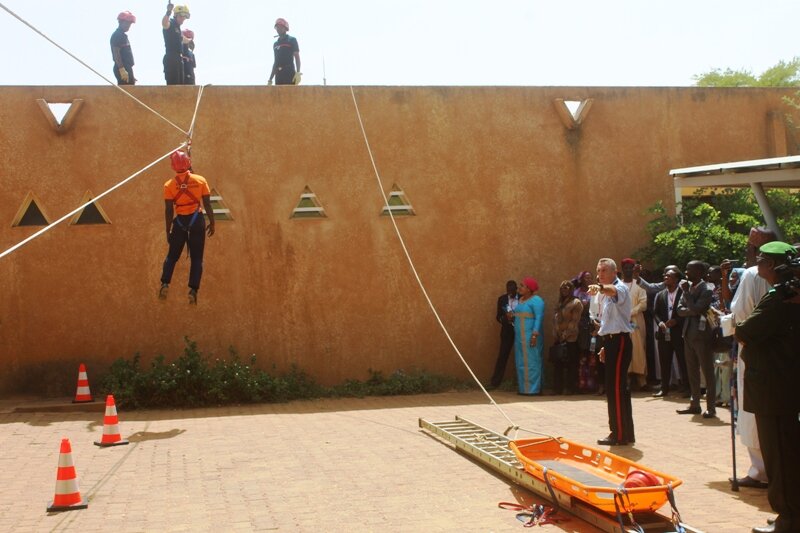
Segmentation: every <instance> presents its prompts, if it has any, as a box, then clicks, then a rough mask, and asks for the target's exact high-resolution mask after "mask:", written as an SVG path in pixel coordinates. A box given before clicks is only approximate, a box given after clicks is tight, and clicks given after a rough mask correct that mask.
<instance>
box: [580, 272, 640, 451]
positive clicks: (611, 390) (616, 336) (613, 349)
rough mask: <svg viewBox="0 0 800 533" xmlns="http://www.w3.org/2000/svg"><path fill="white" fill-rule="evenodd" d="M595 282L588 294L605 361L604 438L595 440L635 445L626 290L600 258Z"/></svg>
mask: <svg viewBox="0 0 800 533" xmlns="http://www.w3.org/2000/svg"><path fill="white" fill-rule="evenodd" d="M597 280H598V283H597V284H594V285H589V293H590V294H592V295H593V296H594V295H596V296H597V297H598V310H597V318H598V320H599V322H600V329H599V330H598V343H599V346H600V349H599V353H598V355H599V358H600V360H601V361H604V362H605V367H606V370H605V389H606V400H607V403H608V426H609V429H610V430H611V432H610V433H609V434H608V437H605V438H602V439H598V441H597V444H600V445H603V446H627V445H629V444H633V443H635V442H636V437H635V436H634V430H633V409H632V407H631V391H630V388H629V387H628V367H630V364H631V357H632V355H633V348H632V346H631V335H630V332H631V320H630V319H631V298H630V294H629V293H628V287H626V286H625V284H624V283H622V282H621V281H620V280H619V279H618V278H617V263H616V262H615V261H614V260H613V259H610V258H607V257H604V258H602V259H600V260H599V261H598V262H597Z"/></svg>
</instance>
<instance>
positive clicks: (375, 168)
mask: <svg viewBox="0 0 800 533" xmlns="http://www.w3.org/2000/svg"><path fill="white" fill-rule="evenodd" d="M350 95H351V96H352V97H353V105H354V106H355V110H356V117H357V118H358V125H359V126H360V127H361V134H362V136H363V137H364V144H365V145H366V147H367V154H369V160H370V162H371V163H372V170H373V171H374V173H375V179H376V180H377V182H378V190H380V192H381V197H382V198H383V205H386V206H388V205H389V199H388V198H387V196H386V191H384V190H383V183H382V181H381V175H380V173H379V172H378V166H377V164H376V163H375V157H374V156H373V154H372V148H371V147H370V144H369V138H368V137H367V130H366V129H365V128H364V121H363V120H362V119H361V111H360V110H359V108H358V101H357V100H356V93H355V91H354V90H353V87H352V86H350ZM387 211H388V212H389V218H390V219H391V221H392V227H393V228H394V232H395V235H397V240H398V241H399V242H400V246H401V248H402V249H403V253H404V254H405V256H406V260H407V261H408V266H409V267H410V268H411V272H412V273H413V274H414V278H415V279H416V280H417V285H418V286H419V288H420V290H421V291H422V295H423V296H424V297H425V300H426V301H427V302H428V307H429V308H430V310H431V312H432V313H433V316H434V317H435V318H436V322H438V323H439V327H440V328H441V329H442V332H443V333H444V335H445V337H447V340H448V341H449V342H450V346H452V347H453V350H454V351H455V352H456V355H458V358H459V359H461V362H462V363H463V364H464V367H465V368H466V369H467V371H468V372H469V374H470V376H472V379H473V380H475V383H477V384H478V387H480V389H481V390H482V391H483V394H485V395H486V397H487V398H488V399H489V403H491V404H492V405H493V406H494V407H495V408H496V409H497V410H498V411H499V412H500V414H502V415H503V417H504V418H505V419H506V420H507V421H508V423H509V424H511V425H510V426H509V427H508V428H507V429H506V431H505V433H504V434H505V435H507V434H508V433H509V431H511V430H512V429H513V430H514V431H515V432H516V431H528V432H530V433H533V434H536V435H542V436H545V437H551V438H556V437H554V436H553V435H549V434H547V433H540V432H537V431H533V430H529V429H524V428H521V427H520V426H518V425H516V424H515V423H514V421H513V420H511V418H510V417H509V416H508V415H507V414H506V412H505V411H503V409H502V408H501V407H500V406H499V405H498V404H497V402H496V401H495V400H494V398H492V395H491V394H489V392H488V391H487V390H486V388H485V387H484V386H483V384H482V383H481V381H480V380H479V379H478V377H477V376H476V375H475V372H473V371H472V368H470V366H469V364H468V363H467V361H466V360H465V359H464V356H463V355H462V354H461V351H460V350H459V349H458V346H457V345H456V343H455V341H453V338H452V337H451V336H450V332H449V331H448V330H447V327H446V326H445V325H444V322H443V321H442V319H441V317H440V316H439V312H438V311H437V310H436V306H434V305H433V301H431V298H430V296H428V291H427V290H426V289H425V285H424V284H423V283H422V279H421V278H420V276H419V273H418V272H417V268H416V266H414V261H413V260H412V259H411V254H410V253H409V251H408V247H407V246H406V243H405V240H404V239H403V235H402V234H401V233H400V228H399V227H398V226H397V221H396V220H395V217H394V214H393V213H392V210H391V209H387Z"/></svg>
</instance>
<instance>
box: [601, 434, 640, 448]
mask: <svg viewBox="0 0 800 533" xmlns="http://www.w3.org/2000/svg"><path fill="white" fill-rule="evenodd" d="M597 444H599V445H600V446H628V444H633V443H629V442H628V441H625V440H617V439H615V438H614V437H612V436H611V435H609V436H608V437H606V438H604V439H597Z"/></svg>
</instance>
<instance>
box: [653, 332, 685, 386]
mask: <svg viewBox="0 0 800 533" xmlns="http://www.w3.org/2000/svg"><path fill="white" fill-rule="evenodd" d="M670 333H672V332H670ZM673 354H674V355H675V357H677V358H678V370H680V372H681V379H682V380H683V382H684V384H686V383H688V381H687V380H688V377H687V375H686V374H687V372H686V355H685V354H684V352H683V337H677V338H676V337H672V338H671V340H668V341H664V340H661V339H659V340H658V363H659V366H660V367H661V391H662V392H663V393H664V394H666V393H668V392H669V385H670V379H671V378H672V358H673Z"/></svg>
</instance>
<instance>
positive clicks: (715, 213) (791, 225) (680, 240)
mask: <svg viewBox="0 0 800 533" xmlns="http://www.w3.org/2000/svg"><path fill="white" fill-rule="evenodd" d="M767 198H768V199H769V203H770V206H771V207H772V209H773V211H774V213H775V216H776V218H777V219H778V224H779V226H780V228H781V230H782V231H783V233H784V236H785V238H786V240H787V241H788V242H791V243H795V242H798V241H800V192H790V191H786V190H782V189H773V190H769V191H767ZM648 213H650V214H651V215H655V216H654V218H653V219H652V220H651V221H650V222H648V224H647V231H648V233H649V234H650V237H651V242H650V244H649V245H647V246H646V247H644V248H642V249H641V250H639V251H638V252H637V255H638V256H640V257H642V259H644V260H645V261H646V262H647V263H650V264H651V265H652V266H654V267H655V271H660V270H661V269H662V268H663V267H664V266H666V265H669V264H676V265H678V266H680V267H681V268H683V266H684V265H686V263H688V262H689V261H691V260H692V259H700V260H703V261H706V262H708V263H710V264H719V262H720V261H722V260H723V259H743V258H744V248H745V244H746V243H747V235H748V232H749V231H750V228H751V227H754V226H763V225H765V222H764V218H763V216H762V214H761V210H760V208H759V207H758V203H757V202H756V200H755V197H754V196H753V192H752V191H751V190H750V189H724V190H722V191H714V190H709V189H700V190H698V191H697V192H696V193H695V195H694V196H692V197H690V198H685V199H684V200H683V202H682V205H681V214H680V215H677V216H676V215H671V214H669V213H668V212H667V209H666V208H665V207H664V205H663V203H662V202H658V203H656V204H655V205H654V206H652V207H651V208H649V209H648Z"/></svg>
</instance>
